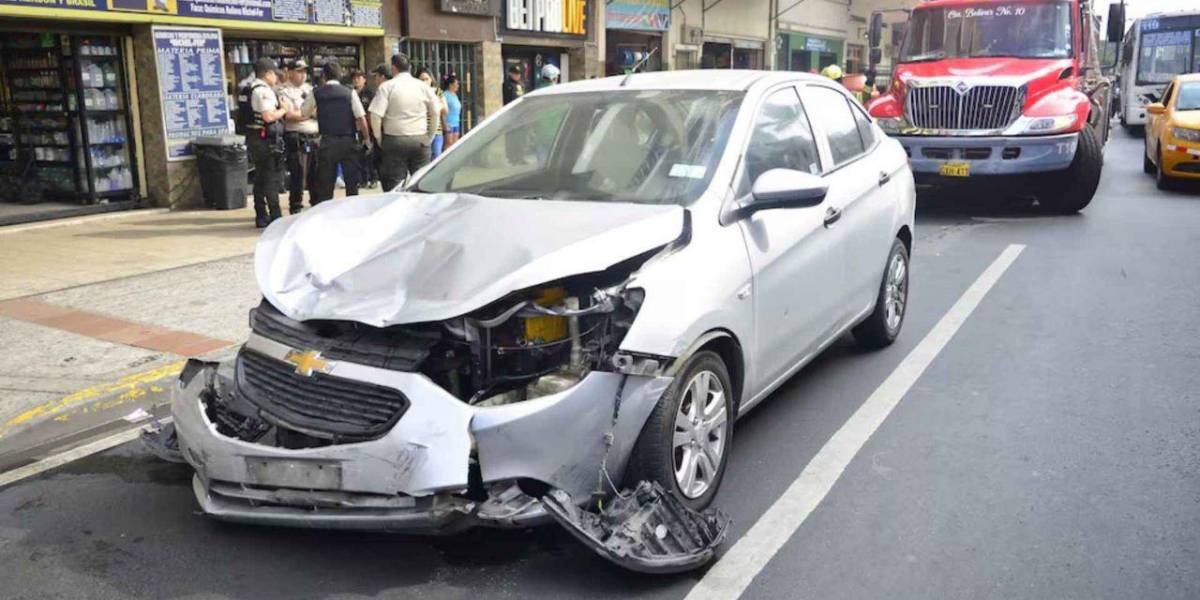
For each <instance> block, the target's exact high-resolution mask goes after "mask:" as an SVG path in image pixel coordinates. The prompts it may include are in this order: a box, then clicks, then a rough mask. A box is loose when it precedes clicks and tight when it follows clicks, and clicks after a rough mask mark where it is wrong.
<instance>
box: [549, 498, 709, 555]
mask: <svg viewBox="0 0 1200 600" xmlns="http://www.w3.org/2000/svg"><path fill="white" fill-rule="evenodd" d="M542 503H543V504H544V505H545V507H546V511H547V512H548V513H550V515H551V516H552V517H554V519H555V520H557V521H558V523H559V524H560V525H562V526H563V527H565V528H566V529H567V531H570V532H571V533H572V534H573V535H574V536H575V537H577V538H579V540H580V541H582V542H583V543H584V544H587V546H588V547H590V548H591V549H593V550H595V551H596V552H597V553H599V554H600V555H601V556H603V557H605V558H607V559H608V560H610V561H612V562H614V563H616V564H618V565H620V566H622V567H625V568H626V569H629V570H631V571H638V572H641V573H658V574H665V573H679V572H682V571H690V570H692V569H697V568H699V567H702V566H704V565H705V564H707V563H708V562H709V561H711V560H712V558H713V556H714V554H715V552H716V547H717V546H718V545H720V543H721V542H722V541H724V540H725V534H726V532H727V531H728V529H729V517H728V516H726V515H725V514H724V513H722V512H720V511H718V510H716V509H712V508H710V509H708V510H705V511H704V512H696V511H694V510H692V509H690V508H688V507H686V506H684V505H683V503H682V502H680V501H679V500H677V499H676V498H675V497H674V496H672V495H671V494H669V493H667V492H666V491H665V490H663V489H662V486H660V485H658V484H657V483H652V482H648V481H643V482H641V483H639V484H638V486H637V488H636V489H634V490H633V491H632V492H626V494H625V496H624V497H620V496H618V497H615V498H613V501H612V503H611V504H609V505H608V506H607V507H605V508H604V509H603V510H602V511H601V512H600V513H593V512H588V511H586V510H583V509H582V508H579V507H578V506H576V505H575V502H574V501H573V500H572V499H571V496H570V494H567V493H566V492H564V491H562V490H558V489H555V490H551V491H550V492H549V493H548V494H546V495H545V496H543V497H542Z"/></svg>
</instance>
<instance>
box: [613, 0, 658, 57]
mask: <svg viewBox="0 0 1200 600" xmlns="http://www.w3.org/2000/svg"><path fill="white" fill-rule="evenodd" d="M605 11H606V12H605V20H604V24H605V27H606V30H605V41H604V49H605V57H604V64H605V67H604V71H605V74H606V75H620V74H623V73H628V72H630V71H632V70H633V68H634V67H636V66H639V65H640V68H639V70H640V71H661V70H662V65H663V49H662V38H663V32H664V31H667V30H668V29H670V27H671V4H670V0H611V1H610V2H609V3H608V4H607V5H606V7H605Z"/></svg>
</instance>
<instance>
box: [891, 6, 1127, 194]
mask: <svg viewBox="0 0 1200 600" xmlns="http://www.w3.org/2000/svg"><path fill="white" fill-rule="evenodd" d="M879 23H881V19H880V18H878V17H875V16H873V18H872V27H871V38H872V40H871V41H872V46H873V51H872V58H873V59H874V58H876V57H877V56H878V51H877V50H874V48H875V47H877V43H876V39H877V38H878V36H877V33H876V32H877V31H878V30H879V27H880V25H879ZM1098 45H1099V44H1098V35H1097V32H1096V22H1095V19H1094V18H1093V16H1092V8H1091V5H1090V2H1089V1H1088V0H929V1H927V2H924V3H922V4H920V5H918V6H917V7H916V8H914V9H913V10H912V13H911V15H910V16H909V20H908V23H907V27H906V31H905V35H904V39H903V42H902V43H901V44H900V48H899V54H898V55H897V56H896V57H895V60H894V64H895V65H896V66H895V68H894V70H893V73H892V78H891V83H890V86H889V87H888V89H887V92H886V93H884V94H882V95H881V96H880V97H878V98H876V99H875V100H873V101H872V102H871V103H870V104H869V106H868V110H869V111H870V113H871V116H872V117H874V118H875V119H876V121H877V122H878V123H879V125H880V127H882V128H883V129H884V131H886V132H887V133H888V134H889V135H891V136H892V137H895V138H896V139H898V140H899V141H900V142H901V144H903V145H904V148H905V150H906V152H907V153H908V155H909V160H910V161H911V164H912V170H913V173H914V175H915V176H916V177H917V181H918V183H920V184H924V185H931V186H944V185H947V184H952V183H960V184H967V185H980V186H987V187H988V188H989V189H993V190H994V189H1004V188H1012V189H1013V190H1014V191H1017V190H1018V189H1019V190H1020V191H1025V192H1031V193H1033V195H1035V196H1037V198H1038V201H1039V204H1040V205H1042V206H1043V207H1044V208H1046V209H1049V210H1051V211H1055V212H1075V211H1078V210H1081V209H1082V208H1083V207H1085V206H1087V204H1088V203H1089V202H1090V201H1091V199H1092V196H1093V195H1094V194H1095V191H1096V187H1097V186H1098V185H1099V181H1100V171H1101V168H1102V165H1103V148H1102V146H1103V143H1104V141H1105V140H1106V139H1107V137H1108V128H1109V125H1108V105H1109V103H1108V95H1109V91H1110V89H1111V84H1110V83H1109V80H1108V79H1107V78H1105V77H1104V76H1103V75H1102V73H1101V72H1100V63H1099V51H1098ZM873 62H874V61H873ZM998 185H999V186H1002V187H1000V188H997V186H998Z"/></svg>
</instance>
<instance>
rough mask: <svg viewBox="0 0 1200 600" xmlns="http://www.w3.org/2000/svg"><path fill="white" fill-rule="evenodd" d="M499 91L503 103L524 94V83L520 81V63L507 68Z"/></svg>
mask: <svg viewBox="0 0 1200 600" xmlns="http://www.w3.org/2000/svg"><path fill="white" fill-rule="evenodd" d="M500 91H501V92H502V95H503V97H504V103H505V104H508V103H509V102H512V101H513V100H516V99H517V98H520V97H521V96H524V95H525V84H524V83H522V79H521V66H520V65H516V64H514V65H512V66H510V67H509V68H508V77H505V78H504V85H503V86H502V87H501V88H500Z"/></svg>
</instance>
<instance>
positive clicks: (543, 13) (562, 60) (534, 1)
mask: <svg viewBox="0 0 1200 600" xmlns="http://www.w3.org/2000/svg"><path fill="white" fill-rule="evenodd" d="M597 5H600V6H603V4H602V3H600V2H597V1H596V0H504V2H503V6H504V9H503V12H502V15H501V17H500V21H501V23H500V25H501V27H500V31H501V35H502V39H501V42H502V43H501V51H500V53H501V56H500V58H501V60H500V64H499V65H497V66H498V67H499V69H498V71H499V73H498V75H500V77H501V79H500V82H501V85H503V80H504V78H506V77H507V73H508V70H509V69H510V68H511V67H513V66H516V67H517V68H518V69H519V70H520V74H521V79H522V82H521V83H522V85H523V87H524V89H525V90H532V89H536V88H537V87H538V86H539V85H542V84H543V83H544V82H541V81H539V80H540V76H541V71H542V69H543V68H544V67H545V66H546V65H554V66H555V67H557V68H558V70H559V73H560V78H561V81H570V80H575V79H585V78H587V77H595V76H598V75H600V74H601V71H602V69H601V68H600V67H601V65H600V57H599V56H598V51H597V45H596V35H597V32H596V31H595V28H594V27H592V26H591V24H592V23H594V22H595V21H596V19H595V13H594V11H596V10H598V9H597ZM490 75H491V74H489V76H490Z"/></svg>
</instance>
